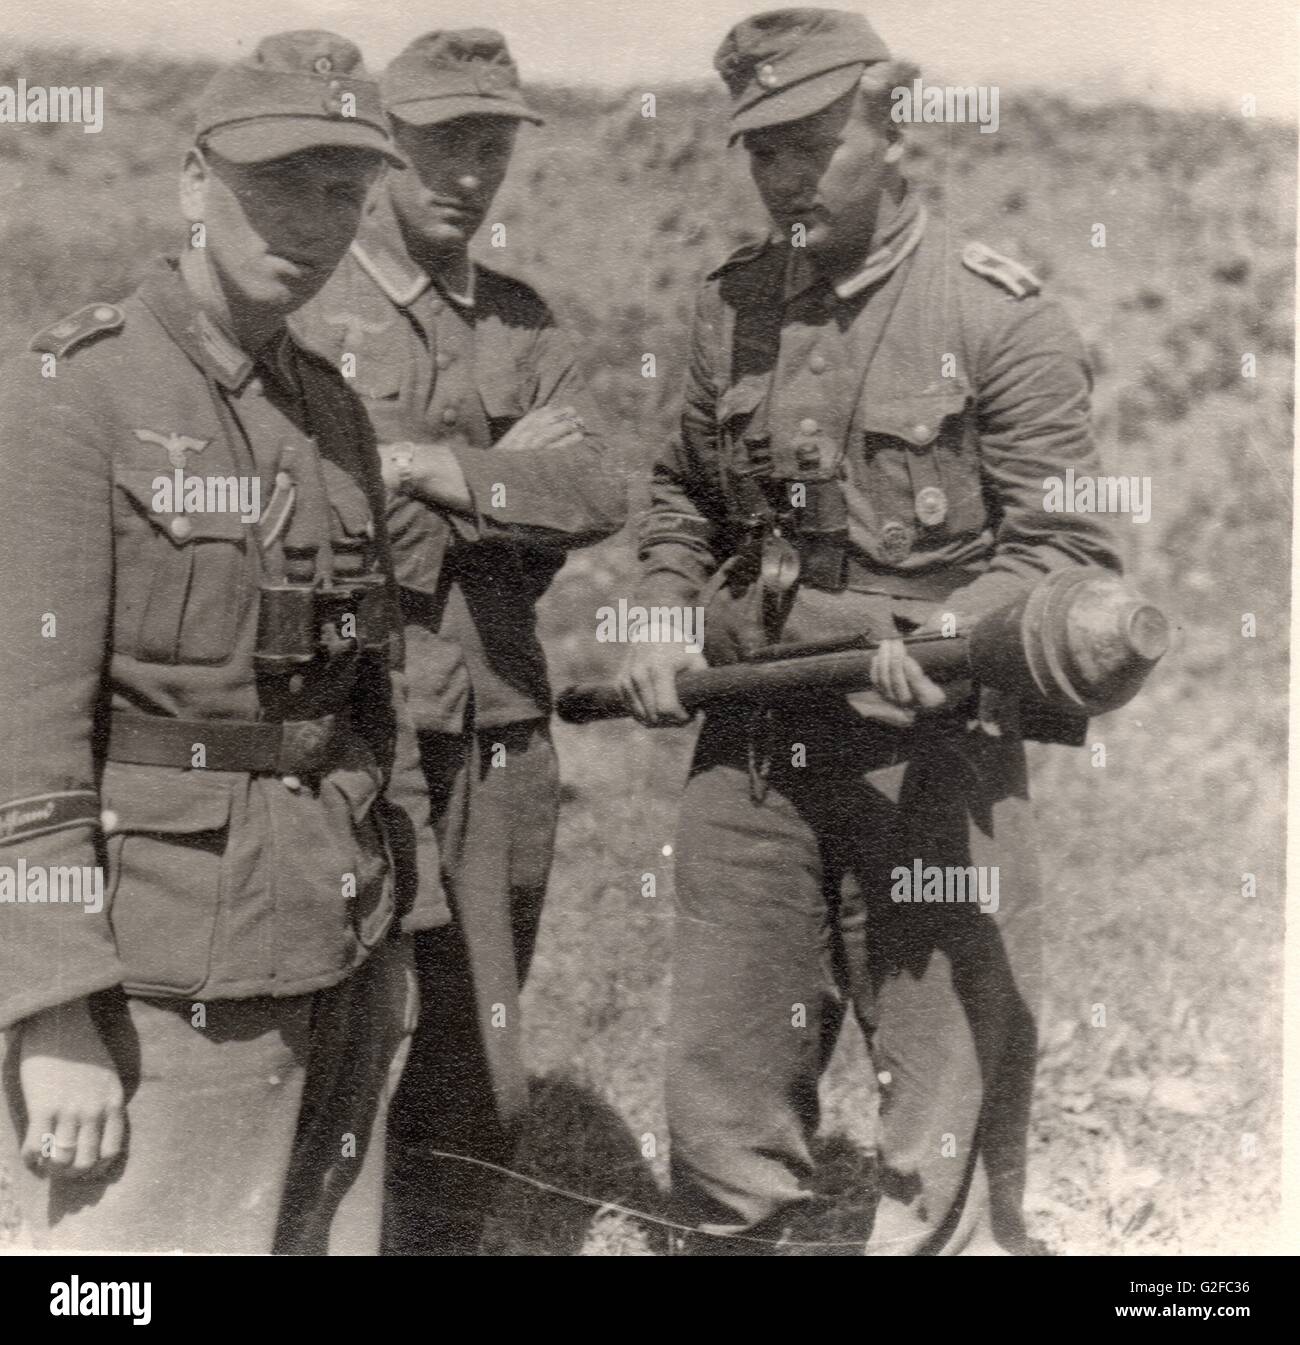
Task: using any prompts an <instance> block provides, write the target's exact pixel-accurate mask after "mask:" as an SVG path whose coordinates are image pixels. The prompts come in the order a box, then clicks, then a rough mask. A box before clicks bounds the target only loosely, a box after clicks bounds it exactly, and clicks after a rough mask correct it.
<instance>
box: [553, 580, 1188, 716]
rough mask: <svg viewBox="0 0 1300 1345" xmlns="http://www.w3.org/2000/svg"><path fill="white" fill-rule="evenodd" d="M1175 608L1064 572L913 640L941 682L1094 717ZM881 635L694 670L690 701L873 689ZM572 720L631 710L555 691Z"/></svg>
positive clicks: (1115, 584) (1160, 639)
mask: <svg viewBox="0 0 1300 1345" xmlns="http://www.w3.org/2000/svg"><path fill="white" fill-rule="evenodd" d="M1169 637H1170V630H1169V622H1168V620H1167V619H1166V617H1165V615H1164V613H1163V612H1162V611H1161V610H1160V609H1159V608H1158V607H1155V606H1153V605H1152V604H1151V603H1149V602H1145V601H1143V600H1142V599H1141V598H1139V597H1136V596H1135V595H1134V594H1133V593H1132V592H1130V591H1129V589H1128V588H1127V587H1126V586H1125V585H1124V584H1123V583H1122V582H1121V581H1120V580H1119V579H1117V578H1116V577H1115V576H1114V575H1113V574H1111V573H1110V572H1109V571H1107V570H1099V569H1091V568H1082V567H1076V568H1071V569H1068V570H1057V571H1055V572H1054V573H1053V574H1050V575H1048V577H1047V578H1046V579H1044V580H1043V581H1042V582H1041V583H1040V584H1038V585H1036V586H1035V587H1034V588H1032V589H1030V590H1029V592H1028V593H1026V594H1025V595H1024V596H1023V597H1021V598H1018V599H1017V600H1016V601H1015V602H1013V603H1009V604H1008V605H1007V606H1006V607H1002V608H999V609H998V610H997V611H996V612H991V613H990V614H989V615H988V616H986V617H984V618H982V619H981V620H980V621H978V622H976V623H975V625H974V627H973V628H972V629H971V630H969V631H958V632H957V633H956V634H955V635H951V636H943V635H921V636H912V637H910V638H906V639H904V641H903V643H904V644H905V645H906V646H907V647H908V651H909V652H910V653H911V654H912V656H913V657H914V658H915V659H916V660H917V662H918V663H920V665H921V667H922V668H924V670H925V672H926V674H927V675H928V676H929V677H931V678H932V679H934V680H935V681H936V682H954V681H961V680H963V679H967V678H969V679H971V680H973V681H975V682H977V683H979V684H980V685H982V686H989V687H997V688H999V689H1001V690H1004V691H1011V692H1015V693H1016V694H1018V695H1020V696H1022V697H1023V698H1025V699H1027V700H1034V701H1038V702H1040V703H1043V704H1046V705H1049V706H1052V707H1054V708H1057V709H1063V710H1076V711H1080V712H1082V713H1084V714H1102V713H1104V712H1105V711H1107V710H1116V709H1118V708H1119V707H1120V706H1121V705H1127V704H1128V702H1129V701H1131V700H1132V699H1133V697H1134V696H1136V695H1137V693H1138V691H1139V690H1140V689H1141V687H1142V684H1143V682H1145V681H1146V679H1147V675H1148V674H1149V673H1150V671H1151V669H1152V668H1153V667H1155V665H1156V663H1157V662H1158V661H1159V660H1160V658H1161V656H1162V655H1163V654H1164V653H1165V651H1166V650H1167V649H1168V648H1169ZM877 647H878V645H877V643H876V642H875V641H871V640H867V639H865V638H864V639H859V640H856V641H853V642H845V641H843V640H840V641H838V642H836V643H834V644H826V645H818V644H816V643H812V644H799V645H773V646H770V647H769V648H767V649H764V650H761V651H759V652H758V653H757V654H755V655H754V656H753V657H751V658H749V659H747V660H745V661H744V662H741V663H730V664H726V665H724V666H722V667H715V668H705V669H701V670H700V671H698V672H684V673H682V674H681V675H680V676H679V677H678V679H677V690H678V694H679V696H680V697H681V701H682V704H683V705H684V706H685V707H686V708H687V709H688V710H696V709H700V708H702V707H706V706H708V705H710V704H714V703H717V702H719V701H748V702H754V701H773V700H788V699H795V698H797V697H798V696H799V695H800V694H802V693H807V692H809V691H845V692H848V691H862V690H864V689H865V688H867V687H869V686H870V685H871V654H872V651H873V650H875V649H876V648H877ZM556 711H557V713H558V714H559V716H560V718H561V719H563V720H566V721H567V722H568V723H570V724H585V723H589V722H591V721H592V720H595V719H614V718H617V717H618V716H619V715H623V714H626V713H627V710H626V708H625V706H624V704H623V700H622V697H621V696H620V695H619V693H618V690H617V688H616V687H614V686H611V685H610V684H608V683H596V684H593V685H588V686H575V687H570V688H568V690H566V691H562V692H561V693H560V695H559V696H558V697H557V699H556Z"/></svg>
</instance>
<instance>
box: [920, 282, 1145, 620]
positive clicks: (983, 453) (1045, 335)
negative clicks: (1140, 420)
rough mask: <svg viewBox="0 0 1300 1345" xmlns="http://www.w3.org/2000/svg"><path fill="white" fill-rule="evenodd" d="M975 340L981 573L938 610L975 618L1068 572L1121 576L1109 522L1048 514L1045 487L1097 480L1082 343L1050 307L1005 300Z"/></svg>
mask: <svg viewBox="0 0 1300 1345" xmlns="http://www.w3.org/2000/svg"><path fill="white" fill-rule="evenodd" d="M997 312H998V315H999V321H998V322H996V323H995V324H994V325H993V326H992V328H991V330H990V332H989V334H988V335H987V337H986V338H985V340H984V342H983V346H984V349H983V351H982V352H981V354H980V356H979V357H978V366H977V372H976V382H977V388H976V399H977V405H976V410H977V414H978V418H979V435H980V459H981V463H982V471H983V474H984V480H985V489H986V491H987V492H988V493H989V495H990V498H991V499H992V501H993V504H994V511H995V512H994V528H995V532H994V551H993V555H992V557H991V559H990V563H989V568H988V570H987V571H986V572H985V573H983V574H981V575H980V576H979V577H978V578H976V579H975V580H974V581H972V582H971V583H970V584H967V585H965V586H964V587H962V588H960V589H957V590H956V591H955V592H953V593H951V594H950V595H949V596H948V598H947V600H946V602H945V607H946V608H947V609H948V610H951V611H954V612H960V613H962V614H963V615H965V616H969V617H972V618H977V617H980V616H983V615H985V614H986V613H988V612H991V611H994V610H995V609H996V608H998V607H1000V606H1002V605H1003V604H1005V603H1008V602H1011V601H1013V600H1014V599H1016V598H1017V597H1019V595H1020V594H1021V593H1022V592H1023V591H1024V589H1025V587H1026V585H1029V584H1033V583H1036V582H1037V581H1038V580H1040V579H1041V578H1042V577H1043V576H1044V575H1046V574H1048V573H1050V572H1051V571H1053V570H1058V569H1061V568H1062V567H1064V566H1067V565H1100V566H1104V567H1106V568H1109V569H1114V570H1118V569H1119V568H1120V560H1119V554H1118V551H1117V550H1116V547H1115V541H1114V538H1113V536H1112V533H1111V529H1110V527H1109V525H1108V524H1107V522H1106V521H1105V520H1104V519H1103V518H1102V517H1099V516H1098V515H1096V514H1077V513H1068V514H1067V513H1051V512H1048V510H1047V508H1046V503H1047V501H1048V498H1049V493H1048V488H1049V485H1050V483H1051V481H1052V480H1053V479H1059V480H1061V481H1064V477H1065V472H1066V470H1067V469H1068V468H1073V469H1074V471H1075V474H1076V476H1078V475H1088V476H1093V475H1099V474H1101V472H1102V470H1103V469H1102V466H1101V461H1100V458H1099V456H1098V453H1097V449H1096V446H1095V444H1094V443H1093V438H1092V426H1091V408H1090V393H1091V388H1092V379H1091V375H1090V373H1089V370H1088V365H1087V359H1086V356H1085V353H1084V350H1083V343H1082V341H1081V340H1080V338H1079V335H1078V333H1077V331H1076V330H1075V328H1074V325H1073V323H1072V322H1071V321H1070V320H1069V318H1068V317H1067V316H1066V314H1065V312H1064V310H1063V309H1062V308H1061V306H1060V305H1059V304H1057V303H1055V302H1054V301H1052V300H1048V299H1039V298H1029V299H1025V300H1021V301H1018V302H1017V301H1013V300H1011V299H1007V300H1005V301H1002V302H1000V303H999V304H998V305H997Z"/></svg>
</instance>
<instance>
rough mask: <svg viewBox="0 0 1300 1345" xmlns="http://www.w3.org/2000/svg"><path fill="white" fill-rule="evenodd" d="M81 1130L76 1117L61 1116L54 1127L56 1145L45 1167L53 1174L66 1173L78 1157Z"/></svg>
mask: <svg viewBox="0 0 1300 1345" xmlns="http://www.w3.org/2000/svg"><path fill="white" fill-rule="evenodd" d="M80 1129H81V1126H80V1122H79V1120H78V1118H77V1117H76V1116H72V1115H67V1114H61V1115H60V1116H59V1120H58V1123H57V1124H56V1125H55V1127H54V1144H53V1149H52V1152H51V1153H50V1155H49V1157H48V1158H47V1159H46V1162H45V1165H46V1167H47V1168H48V1170H49V1171H50V1172H52V1173H62V1172H66V1171H67V1170H68V1169H69V1168H70V1167H71V1166H72V1164H73V1162H74V1160H75V1159H76V1157H77V1132H78V1131H79V1130H80Z"/></svg>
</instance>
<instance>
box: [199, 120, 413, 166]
mask: <svg viewBox="0 0 1300 1345" xmlns="http://www.w3.org/2000/svg"><path fill="white" fill-rule="evenodd" d="M206 140H207V143H208V144H209V145H211V147H212V148H213V150H215V151H216V153H218V154H219V155H221V157H222V158H223V159H229V160H230V161H231V163H269V162H270V161H271V160H273V159H284V158H287V157H288V156H289V155H290V154H301V153H302V152H303V151H304V150H311V149H368V150H373V151H374V152H375V153H376V154H382V155H383V156H384V158H385V159H387V160H388V162H389V163H390V164H392V165H393V166H394V167H396V168H405V167H406V160H405V159H403V158H402V156H401V155H400V154H398V153H397V151H396V150H395V149H393V147H392V145H391V144H390V143H389V141H388V139H387V138H386V137H385V136H384V134H383V133H382V132H381V131H379V130H378V129H377V128H376V127H374V126H371V125H370V124H369V123H368V122H364V121H352V120H348V119H347V118H340V117H258V118H256V119H255V120H252V121H246V122H241V123H239V124H237V125H234V126H219V127H217V129H216V130H215V131H210V132H209V133H208V135H207V137H206Z"/></svg>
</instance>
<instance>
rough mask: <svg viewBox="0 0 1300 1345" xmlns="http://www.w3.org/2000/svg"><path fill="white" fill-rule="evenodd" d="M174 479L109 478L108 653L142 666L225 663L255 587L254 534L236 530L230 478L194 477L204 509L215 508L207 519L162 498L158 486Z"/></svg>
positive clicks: (138, 474)
mask: <svg viewBox="0 0 1300 1345" xmlns="http://www.w3.org/2000/svg"><path fill="white" fill-rule="evenodd" d="M173 479H174V478H173V477H171V476H169V475H167V474H164V473H157V472H150V471H118V472H117V473H116V474H115V477H114V486H115V489H114V499H113V516H114V517H113V531H114V549H115V554H114V569H113V584H114V592H115V595H116V597H115V603H114V613H113V648H114V651H115V652H116V653H120V654H127V655H129V656H130V657H132V658H137V659H140V660H141V661H143V662H145V663H172V664H191V663H198V664H202V663H211V664H216V663H226V662H228V661H229V660H230V658H231V656H232V655H233V654H234V651H235V643H236V639H237V636H238V633H239V626H240V621H241V618H242V617H243V615H244V613H245V611H246V609H247V607H248V603H249V598H250V593H251V588H252V583H253V576H252V575H251V573H250V564H251V558H252V552H251V545H252V543H251V540H250V539H251V532H252V527H253V525H252V524H251V523H245V522H243V521H242V518H241V512H240V509H239V507H238V501H239V492H238V484H239V482H238V478H237V477H235V476H234V475H230V476H221V477H206V476H205V477H200V478H198V479H199V480H200V481H202V482H204V483H205V491H204V503H205V504H208V503H216V504H220V505H221V506H222V507H221V508H218V509H214V510H213V511H212V512H206V513H186V512H183V511H182V510H180V509H178V508H176V507H175V506H177V505H181V504H183V501H180V500H174V499H171V500H168V499H165V498H163V497H161V495H160V493H159V492H157V491H156V490H155V486H156V485H157V484H158V483H160V482H161V481H162V480H173ZM214 481H215V482H220V483H221V485H220V486H218V487H214V486H212V485H211V484H210V483H212V482H214ZM155 502H159V503H164V504H169V505H171V506H173V507H172V508H169V509H155V508H154V504H155Z"/></svg>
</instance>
